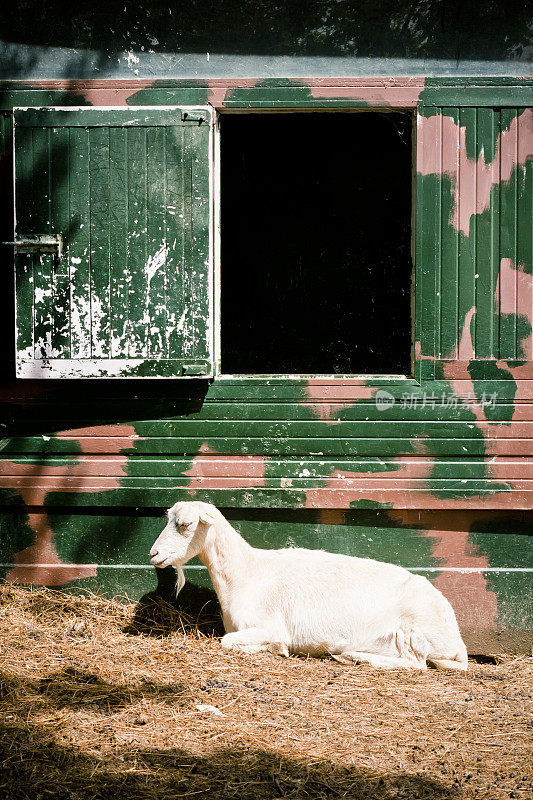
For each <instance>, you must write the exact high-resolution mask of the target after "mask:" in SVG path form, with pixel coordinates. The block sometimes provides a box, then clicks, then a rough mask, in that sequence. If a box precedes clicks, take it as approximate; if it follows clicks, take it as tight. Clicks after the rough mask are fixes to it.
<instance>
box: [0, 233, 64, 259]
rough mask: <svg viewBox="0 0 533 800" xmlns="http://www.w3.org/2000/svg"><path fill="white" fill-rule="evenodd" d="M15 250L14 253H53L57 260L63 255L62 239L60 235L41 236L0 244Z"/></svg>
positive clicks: (23, 237) (25, 237)
mask: <svg viewBox="0 0 533 800" xmlns="http://www.w3.org/2000/svg"><path fill="white" fill-rule="evenodd" d="M2 244H5V245H10V246H11V247H14V248H15V253H55V254H56V255H57V257H58V258H61V256H62V255H63V237H62V236H61V234H59V233H58V234H53V235H50V234H43V235H42V236H21V237H20V238H19V239H15V241H14V242H2Z"/></svg>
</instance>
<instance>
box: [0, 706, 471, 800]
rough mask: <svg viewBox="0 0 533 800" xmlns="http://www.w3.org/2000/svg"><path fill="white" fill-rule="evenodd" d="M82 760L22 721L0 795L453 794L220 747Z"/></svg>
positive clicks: (12, 739) (116, 798)
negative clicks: (204, 751)
mask: <svg viewBox="0 0 533 800" xmlns="http://www.w3.org/2000/svg"><path fill="white" fill-rule="evenodd" d="M114 744H115V746H114V747H113V750H112V752H110V751H109V750H108V749H107V748H104V747H102V748H101V749H93V747H92V745H91V746H90V747H89V745H88V746H87V751H86V752H84V751H83V750H82V749H81V748H80V747H79V745H74V744H68V743H65V741H64V740H61V731H60V730H59V729H57V730H54V729H53V728H51V727H49V726H48V727H46V726H44V725H43V726H39V725H36V724H32V723H31V722H28V721H24V722H23V721H20V722H5V723H3V724H0V749H1V751H2V752H3V754H4V755H3V756H2V778H1V782H2V788H3V790H4V792H6V794H5V795H4V796H6V797H7V796H8V797H9V798H10V800H19V799H20V800H22V798H24V800H28V799H30V800H37V798H42V799H43V800H44V798H52V797H53V798H54V800H81V798H86V799H87V800H89V799H90V800H107V798H110V799H111V798H112V800H123V798H124V799H126V798H127V800H141V798H142V800H150V799H151V798H154V800H155V798H157V800H176V798H177V797H186V796H189V795H190V796H195V797H197V798H201V797H206V798H207V797H210V798H220V800H225V799H226V798H228V800H229V798H232V799H233V800H235V798H238V799H239V800H248V799H249V800H263V798H265V799H266V798H269V800H270V798H275V797H290V798H293V799H294V800H297V799H298V798H310V797H311V798H317V799H318V798H330V797H346V798H366V800H374V799H375V800H378V798H379V800H382V799H383V798H392V797H395V798H396V797H398V798H402V797H403V798H428V800H429V798H431V799H432V800H435V798H443V800H444V798H451V797H456V796H457V792H455V791H454V790H452V789H450V788H448V787H446V786H445V785H443V784H441V783H439V782H437V781H434V780H432V779H430V778H427V777H424V776H419V775H412V774H408V773H405V772H403V773H400V772H398V773H395V774H387V773H384V774H381V775H380V774H379V772H374V773H372V772H370V771H369V770H367V769H365V768H362V767H348V766H346V767H345V766H342V765H336V764H333V763H332V762H331V761H330V760H329V759H328V758H327V756H325V757H324V758H319V759H317V760H316V761H314V763H313V764H309V763H306V760H305V758H300V757H298V756H296V757H287V756H283V755H281V754H280V753H277V752H273V751H269V750H265V749H262V748H261V747H257V746H252V747H251V748H249V749H247V748H244V747H242V746H241V748H239V749H235V748H231V747H230V748H228V747H221V748H218V749H216V750H212V751H211V752H210V753H209V754H208V755H198V754H195V753H193V752H190V751H188V750H187V749H186V748H179V747H172V748H169V749H160V748H157V747H152V748H148V747H139V746H137V745H136V744H134V743H132V744H128V745H126V744H125V745H116V742H115V743H114Z"/></svg>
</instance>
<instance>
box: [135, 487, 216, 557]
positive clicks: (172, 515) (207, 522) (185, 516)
mask: <svg viewBox="0 0 533 800" xmlns="http://www.w3.org/2000/svg"><path fill="white" fill-rule="evenodd" d="M215 514H216V511H215V508H214V507H213V506H211V505H209V503H201V502H199V501H195V500H193V501H184V502H182V503H176V504H175V505H173V506H172V508H171V509H169V511H168V522H167V524H166V526H165V528H164V530H163V531H161V533H160V535H159V536H158V538H157V539H156V541H155V542H154V546H153V547H152V549H151V550H150V561H151V562H152V564H153V565H154V567H159V568H163V567H169V566H171V565H172V566H175V567H180V566H181V565H182V564H185V563H186V562H187V561H190V560H191V558H194V556H197V555H198V553H201V551H202V550H203V548H204V546H205V544H206V538H207V536H208V534H209V528H210V527H211V525H212V524H213V523H214V522H216V521H217V518H216V515H215Z"/></svg>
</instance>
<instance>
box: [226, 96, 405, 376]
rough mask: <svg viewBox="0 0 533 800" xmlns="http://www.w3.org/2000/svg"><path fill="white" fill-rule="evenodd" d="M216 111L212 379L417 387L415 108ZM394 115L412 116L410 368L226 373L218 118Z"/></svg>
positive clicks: (369, 107) (354, 107)
mask: <svg viewBox="0 0 533 800" xmlns="http://www.w3.org/2000/svg"><path fill="white" fill-rule="evenodd" d="M215 110H216V118H215V125H214V140H215V144H214V150H215V164H214V170H215V207H214V222H215V231H214V239H215V270H214V272H215V296H216V302H215V320H216V322H215V353H216V357H215V362H216V364H217V369H216V370H215V378H216V379H220V380H224V381H227V382H228V383H233V382H238V383H246V382H250V383H251V384H254V383H257V382H264V381H273V382H278V381H292V380H293V381H294V382H295V383H296V384H300V383H302V382H304V383H305V382H307V381H309V380H311V381H317V382H320V383H323V384H326V385H327V384H334V383H336V382H339V381H341V382H344V383H347V384H349V385H354V386H359V385H361V386H368V385H369V384H371V385H372V386H375V387H380V386H384V387H386V386H392V385H395V384H397V383H399V384H400V385H401V386H405V387H406V388H407V387H413V386H419V385H420V379H419V377H418V376H417V362H416V359H415V340H416V330H417V328H416V309H417V301H416V297H417V291H416V289H417V264H416V252H417V251H416V224H417V181H416V157H417V118H418V106H417V105H416V104H415V105H410V106H407V105H406V106H396V105H392V106H389V107H385V106H378V105H376V106H368V107H366V106H365V107H364V108H362V107H360V106H349V105H343V106H339V107H337V106H335V107H334V108H328V107H324V106H323V105H317V106H313V105H305V106H297V107H292V106H285V105H280V107H279V108H278V107H277V106H276V107H266V108H265V107H259V108H256V107H253V106H252V107H231V108H224V107H218V108H215ZM387 111H391V112H397V113H404V114H406V115H407V114H409V115H410V117H411V133H412V135H411V173H412V182H411V236H410V240H411V278H410V292H411V302H410V308H411V318H410V327H411V336H410V339H411V353H410V363H411V369H410V373H409V374H402V373H375V372H373V373H329V372H324V373H308V372H297V373H296V372H295V373H276V372H274V373H266V372H265V373H236V374H233V373H229V372H223V371H222V368H221V367H222V365H221V324H220V323H221V320H220V293H221V225H220V209H221V191H222V187H221V131H220V119H221V117H222V116H225V115H229V114H231V115H237V114H243V113H246V114H257V115H263V114H269V115H272V114H291V113H292V114H302V113H304V114H314V113H319V114H324V113H327V114H346V113H349V114H357V113H373V112H387Z"/></svg>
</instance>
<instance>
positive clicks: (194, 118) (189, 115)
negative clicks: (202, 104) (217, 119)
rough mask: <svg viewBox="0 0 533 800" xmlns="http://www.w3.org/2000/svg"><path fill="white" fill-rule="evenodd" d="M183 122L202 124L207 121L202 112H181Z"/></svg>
mask: <svg viewBox="0 0 533 800" xmlns="http://www.w3.org/2000/svg"><path fill="white" fill-rule="evenodd" d="M181 121H182V122H198V123H200V124H201V123H202V122H205V121H206V116H205V114H204V113H203V112H202V111H182V112H181Z"/></svg>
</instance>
